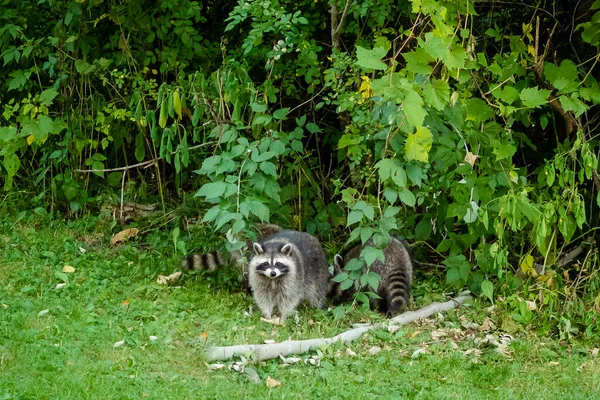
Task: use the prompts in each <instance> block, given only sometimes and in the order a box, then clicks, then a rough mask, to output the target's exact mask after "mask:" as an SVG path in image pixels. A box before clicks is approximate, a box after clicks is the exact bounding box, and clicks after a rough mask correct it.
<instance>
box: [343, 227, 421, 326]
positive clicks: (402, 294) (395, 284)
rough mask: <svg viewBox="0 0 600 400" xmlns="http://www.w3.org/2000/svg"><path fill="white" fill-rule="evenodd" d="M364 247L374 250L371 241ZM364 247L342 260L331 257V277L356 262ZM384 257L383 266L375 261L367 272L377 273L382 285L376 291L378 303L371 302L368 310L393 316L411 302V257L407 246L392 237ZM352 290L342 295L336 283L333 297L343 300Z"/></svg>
mask: <svg viewBox="0 0 600 400" xmlns="http://www.w3.org/2000/svg"><path fill="white" fill-rule="evenodd" d="M365 246H373V242H372V240H369V241H367V243H365ZM363 247H364V246H363V245H358V246H355V247H353V248H351V249H350V250H349V251H348V252H347V253H346V254H345V256H344V257H342V256H341V255H339V254H336V255H335V257H334V275H337V274H338V273H339V272H341V271H342V269H343V268H344V266H345V265H346V263H347V262H348V261H350V260H352V259H354V258H358V257H359V256H360V253H361V251H362V249H363ZM383 254H384V256H385V262H381V261H379V260H375V261H374V262H373V263H372V264H371V268H370V270H371V271H373V272H376V273H377V274H379V276H380V277H381V282H380V283H379V287H378V288H377V295H378V296H379V297H380V299H371V308H375V307H377V309H378V310H379V311H380V312H381V313H383V314H385V315H387V316H393V315H395V314H398V313H400V312H402V311H404V309H405V308H406V305H407V303H408V300H409V299H410V287H411V284H412V276H413V262H412V255H411V253H410V249H409V247H408V245H407V244H406V242H404V241H403V240H400V239H398V238H395V237H391V238H390V241H389V243H388V245H387V247H386V248H385V249H384V250H383ZM366 268H367V267H366V265H365V266H363V271H365V270H366ZM354 290H355V289H354V288H350V289H347V290H345V291H342V290H340V284H339V283H338V284H335V285H334V286H333V288H332V291H333V297H335V298H337V299H345V298H348V297H350V296H351V295H352V292H353V291H354Z"/></svg>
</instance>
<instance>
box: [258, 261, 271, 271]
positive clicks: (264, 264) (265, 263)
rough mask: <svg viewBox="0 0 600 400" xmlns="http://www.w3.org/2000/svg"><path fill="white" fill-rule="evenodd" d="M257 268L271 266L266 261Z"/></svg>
mask: <svg viewBox="0 0 600 400" xmlns="http://www.w3.org/2000/svg"><path fill="white" fill-rule="evenodd" d="M256 268H258V269H267V268H269V263H268V262H266V261H265V262H264V263H262V264H260V265H259V266H258V267H256Z"/></svg>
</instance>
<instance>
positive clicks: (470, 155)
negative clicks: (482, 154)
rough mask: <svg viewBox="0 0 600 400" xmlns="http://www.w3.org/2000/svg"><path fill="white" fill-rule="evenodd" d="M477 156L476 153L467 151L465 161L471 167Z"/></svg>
mask: <svg viewBox="0 0 600 400" xmlns="http://www.w3.org/2000/svg"><path fill="white" fill-rule="evenodd" d="M478 158H479V156H478V155H476V154H473V153H471V152H470V151H467V154H466V155H465V161H466V162H468V163H469V164H471V167H474V166H475V161H477V159H478Z"/></svg>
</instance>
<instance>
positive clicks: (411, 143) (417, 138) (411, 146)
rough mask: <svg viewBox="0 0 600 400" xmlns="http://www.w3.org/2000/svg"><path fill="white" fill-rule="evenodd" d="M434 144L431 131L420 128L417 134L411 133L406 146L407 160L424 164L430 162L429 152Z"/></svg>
mask: <svg viewBox="0 0 600 400" xmlns="http://www.w3.org/2000/svg"><path fill="white" fill-rule="evenodd" d="M432 144H433V135H432V134H431V131H430V130H429V129H428V128H426V127H424V126H419V127H418V128H417V131H416V132H415V133H409V134H408V137H407V138H406V144H405V146H404V149H405V152H406V159H407V160H408V161H412V160H417V161H421V162H424V163H427V162H428V161H429V150H431V145H432Z"/></svg>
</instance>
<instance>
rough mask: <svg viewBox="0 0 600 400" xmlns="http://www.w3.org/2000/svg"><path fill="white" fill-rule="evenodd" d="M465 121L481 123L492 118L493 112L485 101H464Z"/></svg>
mask: <svg viewBox="0 0 600 400" xmlns="http://www.w3.org/2000/svg"><path fill="white" fill-rule="evenodd" d="M465 108H466V110H467V121H475V122H483V121H487V120H488V119H491V118H493V116H494V110H492V107H490V106H489V105H488V104H487V103H486V102H485V101H483V100H481V99H478V98H472V99H468V100H466V101H465Z"/></svg>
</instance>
